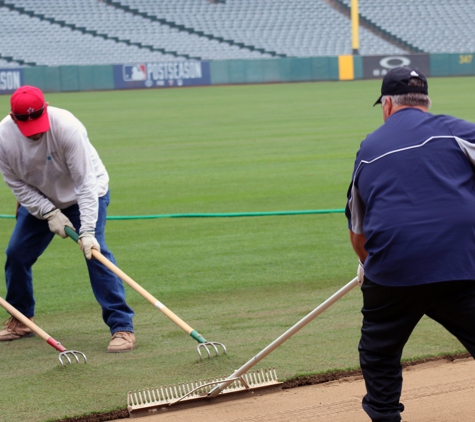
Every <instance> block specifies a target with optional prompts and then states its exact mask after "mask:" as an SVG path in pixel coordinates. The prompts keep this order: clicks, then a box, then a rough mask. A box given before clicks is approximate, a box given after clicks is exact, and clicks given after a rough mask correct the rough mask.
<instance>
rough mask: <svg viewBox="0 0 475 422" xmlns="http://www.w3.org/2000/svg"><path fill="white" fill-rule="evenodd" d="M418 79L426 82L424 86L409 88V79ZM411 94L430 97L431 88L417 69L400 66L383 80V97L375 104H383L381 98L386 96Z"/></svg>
mask: <svg viewBox="0 0 475 422" xmlns="http://www.w3.org/2000/svg"><path fill="white" fill-rule="evenodd" d="M412 78H418V79H420V80H421V81H422V82H424V84H423V86H409V79H412ZM411 92H420V93H422V94H426V95H428V93H429V88H428V85H427V79H426V77H425V76H424V75H423V74H422V73H421V72H419V71H418V70H416V69H412V68H410V67H408V66H400V67H395V68H394V69H391V70H390V71H389V72H388V73H386V75H385V76H384V78H383V84H382V85H381V96H380V97H379V98H378V100H377V101H376V102H375V103H374V104H373V107H374V106H375V105H376V104H381V98H383V96H385V95H401V94H409V93H411Z"/></svg>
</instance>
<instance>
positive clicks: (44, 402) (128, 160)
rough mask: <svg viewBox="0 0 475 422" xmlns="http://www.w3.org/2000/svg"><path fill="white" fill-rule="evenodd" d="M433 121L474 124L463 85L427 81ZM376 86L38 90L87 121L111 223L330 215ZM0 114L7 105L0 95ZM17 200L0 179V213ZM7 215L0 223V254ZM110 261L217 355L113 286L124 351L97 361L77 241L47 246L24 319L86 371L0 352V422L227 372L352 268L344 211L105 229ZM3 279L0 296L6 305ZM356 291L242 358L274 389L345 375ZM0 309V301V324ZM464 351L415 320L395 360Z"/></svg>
mask: <svg viewBox="0 0 475 422" xmlns="http://www.w3.org/2000/svg"><path fill="white" fill-rule="evenodd" d="M429 84H430V95H431V97H432V100H433V102H434V105H433V109H432V111H433V112H435V113H448V114H454V115H456V116H458V117H462V118H466V119H468V120H471V121H475V101H474V100H473V96H472V94H471V92H472V91H473V87H474V86H475V78H472V77H465V78H431V79H430V80H429ZM379 89H380V82H379V81H358V82H319V83H300V84H276V85H255V86H222V87H221V86H219V87H203V88H183V89H169V90H167V89H163V90H159V89H158V90H137V91H115V92H83V93H56V94H46V100H47V101H49V103H50V105H54V106H58V107H62V108H66V109H69V110H70V111H72V112H73V113H74V114H75V115H76V116H77V117H78V118H80V119H81V120H82V121H83V123H84V124H85V125H86V127H87V128H88V131H89V135H90V139H91V141H92V142H93V144H94V145H95V146H96V148H97V150H98V151H99V154H100V155H101V158H102V160H103V161H104V163H105V165H106V167H107V169H108V171H109V174H110V177H111V182H110V187H111V196H112V203H111V206H110V208H109V215H110V216H146V215H157V214H187V213H235V212H269V211H286V210H320V209H342V208H344V206H345V199H346V190H347V187H348V183H349V181H350V178H351V172H352V166H353V162H354V158H355V154H356V151H357V149H358V146H359V144H360V142H361V140H362V139H364V137H365V136H366V134H367V133H369V132H371V131H373V130H374V129H375V128H376V127H378V126H379V125H380V124H381V123H382V118H381V110H380V108H379V107H375V108H373V107H372V104H373V103H374V101H375V100H376V98H377V97H378V94H379ZM0 111H1V114H3V115H6V114H7V113H8V111H9V96H0ZM14 208H15V199H14V197H13V196H12V194H11V193H10V191H9V190H8V188H7V187H6V186H5V185H4V184H2V185H0V214H7V215H12V214H13V212H14ZM13 226H14V220H13V219H0V248H2V249H3V250H5V248H6V246H7V242H8V239H9V236H10V233H11V231H12V229H13ZM107 238H108V244H109V246H110V248H111V250H112V251H113V252H114V254H115V256H116V258H117V261H118V265H119V267H120V268H121V269H122V270H123V271H124V272H126V273H127V274H128V275H129V276H131V277H132V278H133V279H134V280H136V281H137V282H138V283H139V284H141V285H142V286H143V287H144V288H145V289H147V290H148V291H149V292H150V293H152V294H153V295H154V296H155V297H157V298H158V299H159V300H160V301H162V302H163V303H164V304H165V305H166V306H167V307H168V308H170V309H171V310H172V311H173V312H175V313H176V314H177V315H178V316H180V317H181V318H182V319H183V320H185V321H186V322H187V323H188V324H189V325H191V326H192V327H193V328H194V329H195V330H197V331H199V332H200V333H201V334H202V335H203V336H204V337H205V338H207V339H208V340H214V341H219V342H222V343H224V344H225V345H226V347H227V348H228V354H227V355H225V356H219V357H217V358H213V359H205V360H203V361H200V360H199V355H198V353H197V351H196V345H197V343H196V341H195V340H193V339H192V338H191V337H189V336H188V335H187V334H186V333H185V332H183V331H182V330H181V329H180V328H179V327H177V326H176V325H175V324H173V323H172V322H171V321H170V320H168V319H167V318H166V317H165V316H164V315H163V314H161V313H160V312H159V311H158V310H157V309H155V308H154V307H152V306H151V305H150V304H149V303H148V302H146V301H145V299H143V298H142V297H141V296H139V295H138V294H137V293H136V292H135V291H133V290H132V289H130V288H129V287H128V286H126V289H127V297H128V302H129V304H130V305H131V306H132V307H133V308H134V310H135V312H136V317H135V325H136V335H137V342H138V346H137V349H136V350H134V351H133V352H131V353H127V354H121V355H115V354H107V353H105V349H106V347H107V344H108V341H109V338H110V336H109V332H108V328H107V327H106V326H105V325H104V323H103V322H102V319H101V314H100V308H99V306H98V304H97V303H96V301H95V299H94V297H93V294H92V292H91V289H90V287H89V281H88V276H87V273H86V268H85V265H84V263H83V257H82V256H81V253H80V250H79V248H78V247H77V246H76V245H74V244H73V242H72V241H71V240H70V239H66V240H63V239H60V238H57V239H55V240H54V241H53V242H52V244H51V246H50V247H49V248H48V250H47V251H46V252H45V254H44V255H43V256H42V257H41V258H40V259H39V261H38V262H37V263H36V265H35V267H34V277H35V296H36V299H37V309H36V317H35V321H36V323H37V324H38V325H39V326H40V327H41V328H43V329H44V330H45V331H46V332H48V334H50V335H51V336H53V337H54V338H56V339H57V340H59V341H61V342H62V344H63V345H64V346H65V347H66V348H68V349H76V350H80V351H82V352H84V353H85V354H86V355H87V357H88V364H87V365H84V364H79V365H78V364H74V365H68V366H67V367H64V368H63V367H61V366H60V365H59V362H58V359H57V352H56V351H55V350H54V349H53V348H52V347H50V346H49V345H47V344H46V343H45V342H44V341H43V340H41V339H40V338H39V337H36V338H30V339H25V340H21V341H16V342H11V343H2V344H0V368H1V371H0V409H1V411H0V421H2V422H7V421H8V422H20V421H21V422H23V421H30V422H35V421H38V422H44V421H54V420H58V419H60V418H64V417H72V416H79V415H84V414H88V413H95V412H97V413H101V412H106V411H110V410H114V409H123V408H125V407H126V396H127V391H129V390H135V389H143V388H151V387H157V386H161V385H170V384H176V383H179V382H184V381H192V380H196V379H203V378H209V377H213V376H227V375H230V374H231V373H232V372H233V371H234V370H235V369H237V368H239V367H240V366H241V365H242V364H244V363H245V362H247V361H248V360H249V359H250V358H251V357H252V356H254V355H255V354H256V353H258V352H259V351H260V350H262V349H263V348H264V347H265V346H267V345H268V344H269V343H270V342H272V341H273V340H275V339H276V338H277V337H278V336H280V335H281V334H282V333H283V332H284V331H286V330H287V329H288V328H290V327H291V326H292V325H293V324H295V323H296V322H297V321H298V320H300V319H301V318H302V317H303V316H305V315H306V314H307V313H309V312H310V311H311V310H312V309H314V308H315V307H316V306H318V305H319V304H320V303H322V302H323V301H324V300H326V299H327V298H328V297H329V296H331V295H332V294H333V293H334V292H335V291H336V290H338V289H339V288H340V287H341V286H343V285H344V284H346V283H347V282H348V281H349V280H351V279H352V278H353V277H354V276H355V272H356V266H357V260H356V256H355V255H354V252H353V251H352V249H351V246H350V244H349V240H348V230H347V224H346V220H345V217H344V215H343V214H342V213H332V214H317V215H293V216H272V217H241V218H173V219H170V218H167V219H136V220H110V221H109V222H108V226H107ZM5 290H6V289H5V285H4V283H3V282H2V283H0V295H1V296H2V297H5V293H6V291H5ZM360 307H361V294H360V292H359V291H358V289H355V290H353V291H352V292H350V293H349V294H348V295H347V296H345V297H344V298H343V299H341V300H340V301H339V302H337V304H335V305H334V306H333V307H332V308H330V309H329V310H327V311H326V312H325V313H323V314H322V315H321V316H320V317H318V318H317V319H316V320H314V321H313V322H311V323H310V324H309V325H307V326H306V327H305V328H304V329H302V330H301V331H300V332H299V333H298V334H296V335H295V336H294V337H292V338H291V339H289V340H288V341H287V342H286V343H285V344H284V345H283V346H281V347H280V348H278V349H277V350H276V351H274V352H273V353H272V354H271V355H269V356H268V357H267V358H266V359H264V360H263V361H262V362H261V363H259V364H258V365H257V368H264V367H276V369H277V373H278V375H279V377H280V379H282V380H285V379H290V378H294V377H296V376H299V375H305V374H315V373H322V372H328V371H332V370H336V369H346V368H357V367H358V355H357V343H358V338H359V329H360V324H361V314H360ZM6 317H7V313H6V312H5V311H4V310H3V309H0V318H2V319H3V318H6ZM460 351H463V348H462V346H461V345H460V344H459V343H458V342H457V341H456V340H455V339H454V338H453V337H452V336H450V335H449V334H447V333H446V332H445V331H443V329H441V328H439V327H438V326H437V325H436V324H435V323H433V322H432V321H430V320H427V319H424V320H423V321H422V322H421V324H420V325H419V326H418V327H417V329H416V331H415V333H414V335H413V336H412V338H411V340H410V341H409V343H408V345H407V348H406V351H405V355H404V357H405V359H415V358H418V357H423V356H433V355H437V354H445V353H456V352H460Z"/></svg>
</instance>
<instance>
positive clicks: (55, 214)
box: [43, 208, 74, 239]
mask: <svg viewBox="0 0 475 422" xmlns="http://www.w3.org/2000/svg"><path fill="white" fill-rule="evenodd" d="M43 218H44V219H45V220H48V226H49V229H50V230H51V231H52V232H53V233H55V234H58V235H60V236H61V237H62V238H63V239H66V238H67V237H68V235H67V234H66V232H65V231H64V227H65V226H68V227H71V228H72V229H73V230H74V226H73V223H71V221H69V218H68V217H66V216H65V215H64V214H63V213H62V212H61V210H59V209H58V208H55V209H54V210H52V211H50V212H47V213H46V214H45V215H43Z"/></svg>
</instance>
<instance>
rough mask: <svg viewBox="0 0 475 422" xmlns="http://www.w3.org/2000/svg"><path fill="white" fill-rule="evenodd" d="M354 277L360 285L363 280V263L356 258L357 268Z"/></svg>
mask: <svg viewBox="0 0 475 422" xmlns="http://www.w3.org/2000/svg"><path fill="white" fill-rule="evenodd" d="M356 277H357V278H358V284H359V285H360V286H361V285H362V284H363V281H364V264H363V263H362V262H361V261H359V260H358V269H357V270H356Z"/></svg>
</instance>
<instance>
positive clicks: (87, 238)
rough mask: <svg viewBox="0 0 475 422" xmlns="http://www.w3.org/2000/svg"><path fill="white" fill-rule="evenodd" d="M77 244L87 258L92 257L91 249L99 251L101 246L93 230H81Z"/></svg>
mask: <svg viewBox="0 0 475 422" xmlns="http://www.w3.org/2000/svg"><path fill="white" fill-rule="evenodd" d="M79 245H80V246H81V250H82V251H83V253H84V255H85V256H86V258H87V259H91V258H92V250H91V249H95V250H97V251H98V252H100V251H101V246H100V245H99V242H98V241H97V239H96V234H95V233H94V232H83V233H80V234H79Z"/></svg>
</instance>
